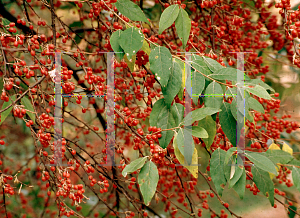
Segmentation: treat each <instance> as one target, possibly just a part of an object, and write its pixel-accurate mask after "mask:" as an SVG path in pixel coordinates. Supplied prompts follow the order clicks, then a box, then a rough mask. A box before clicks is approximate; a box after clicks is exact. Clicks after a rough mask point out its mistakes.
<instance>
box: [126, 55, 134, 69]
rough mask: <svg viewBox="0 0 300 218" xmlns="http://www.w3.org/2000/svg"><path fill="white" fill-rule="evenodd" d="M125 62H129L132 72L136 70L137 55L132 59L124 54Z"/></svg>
mask: <svg viewBox="0 0 300 218" xmlns="http://www.w3.org/2000/svg"><path fill="white" fill-rule="evenodd" d="M124 59H125V62H126V63H127V65H128V67H129V69H130V71H131V72H133V71H134V65H135V60H136V55H132V57H131V59H130V60H128V58H127V56H126V55H125V56H124Z"/></svg>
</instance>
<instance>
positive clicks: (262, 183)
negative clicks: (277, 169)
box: [251, 155, 274, 206]
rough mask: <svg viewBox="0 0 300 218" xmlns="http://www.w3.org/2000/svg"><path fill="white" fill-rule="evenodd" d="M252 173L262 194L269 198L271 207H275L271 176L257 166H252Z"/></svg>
mask: <svg viewBox="0 0 300 218" xmlns="http://www.w3.org/2000/svg"><path fill="white" fill-rule="evenodd" d="M260 156H262V155H260ZM262 157H263V156H262ZM251 172H252V175H253V181H254V183H255V184H256V186H257V188H258V189H259V190H260V191H261V193H263V194H264V195H265V196H267V197H268V199H269V201H270V203H271V205H272V206H274V184H273V181H272V180H271V178H270V174H269V173H268V172H266V171H264V170H261V169H260V168H259V167H258V166H256V165H254V166H252V169H251Z"/></svg>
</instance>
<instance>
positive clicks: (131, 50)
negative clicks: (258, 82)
mask: <svg viewBox="0 0 300 218" xmlns="http://www.w3.org/2000/svg"><path fill="white" fill-rule="evenodd" d="M143 42H144V35H143V33H142V32H141V31H140V30H138V29H137V28H135V27H131V28H128V29H126V30H124V31H123V32H122V33H121V36H120V38H119V44H120V46H121V47H122V49H123V50H124V52H125V53H126V54H125V55H126V56H127V58H128V57H132V55H136V53H137V52H138V51H139V50H140V48H141V47H142V46H143Z"/></svg>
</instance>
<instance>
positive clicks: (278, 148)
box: [269, 143, 280, 150]
mask: <svg viewBox="0 0 300 218" xmlns="http://www.w3.org/2000/svg"><path fill="white" fill-rule="evenodd" d="M269 149H271V150H280V147H279V146H278V145H276V144H275V143H272V144H271V145H270V147H269Z"/></svg>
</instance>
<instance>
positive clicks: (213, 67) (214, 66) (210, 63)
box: [203, 56, 224, 73]
mask: <svg viewBox="0 0 300 218" xmlns="http://www.w3.org/2000/svg"><path fill="white" fill-rule="evenodd" d="M203 59H204V62H205V63H206V65H207V67H208V68H209V69H210V71H211V72H213V73H216V72H217V71H218V70H220V69H224V67H223V66H222V65H221V64H220V63H219V62H218V61H215V60H214V59H211V58H208V57H204V56H203Z"/></svg>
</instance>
